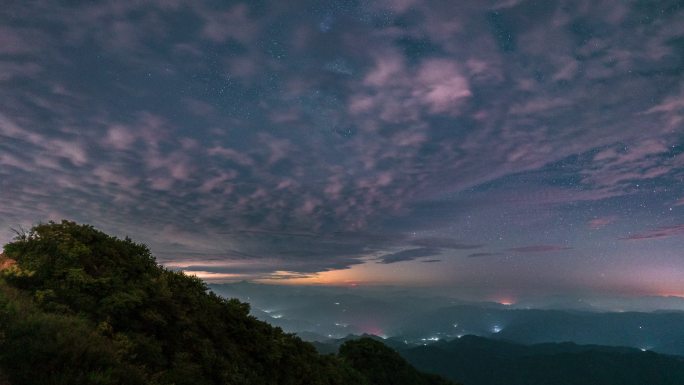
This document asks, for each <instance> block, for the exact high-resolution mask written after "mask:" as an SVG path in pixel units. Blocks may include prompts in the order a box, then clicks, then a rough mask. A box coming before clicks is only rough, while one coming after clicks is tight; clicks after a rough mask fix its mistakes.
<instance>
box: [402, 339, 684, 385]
mask: <svg viewBox="0 0 684 385" xmlns="http://www.w3.org/2000/svg"><path fill="white" fill-rule="evenodd" d="M401 355H402V356H403V357H404V358H406V359H407V360H408V361H409V362H410V363H411V364H413V365H414V366H415V367H416V368H418V369H421V370H426V371H430V372H433V373H439V374H441V375H443V376H445V377H447V378H452V379H458V380H459V381H462V382H463V383H465V384H468V385H495V384H507V385H586V384H592V385H616V384H620V385H644V384H648V385H681V384H684V359H683V358H681V357H677V356H666V355H661V354H656V353H652V352H642V351H640V350H638V349H632V348H617V347H605V346H591V345H589V346H581V345H575V344H572V343H560V344H558V343H549V344H539V345H529V346H527V345H519V344H513V343H508V342H503V341H497V340H491V339H486V338H481V337H475V336H465V337H463V338H461V339H457V340H453V341H451V342H445V343H437V344H432V345H428V346H421V347H417V348H411V349H407V350H403V351H401Z"/></svg>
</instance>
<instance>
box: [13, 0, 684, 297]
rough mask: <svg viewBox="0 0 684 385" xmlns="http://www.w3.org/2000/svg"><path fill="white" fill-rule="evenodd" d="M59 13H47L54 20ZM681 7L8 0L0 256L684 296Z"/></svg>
mask: <svg viewBox="0 0 684 385" xmlns="http://www.w3.org/2000/svg"><path fill="white" fill-rule="evenodd" d="M58 3H61V5H57V4H58ZM682 20H684V4H683V3H682V2H681V1H646V0H643V1H617V0H613V1H597V0H590V1H566V2H561V1H518V0H502V1H418V0H387V1H366V0H358V1H352V0H349V1H319V0H312V1H287V2H285V1H248V2H230V1H187V2H185V1H181V0H174V1H171V0H139V1H116V2H114V1H112V2H82V1H70V2H54V1H31V2H28V1H13V0H10V1H9V3H7V4H5V5H4V6H3V7H2V10H0V229H1V232H0V243H5V242H7V241H9V240H10V239H11V237H12V232H11V231H10V227H18V226H24V227H27V226H30V225H31V224H35V223H38V222H40V221H47V220H51V219H52V220H59V219H61V218H68V219H72V220H76V221H79V222H86V223H90V224H93V225H95V226H96V227H98V228H100V229H102V230H105V231H108V232H112V233H114V234H118V235H122V236H123V235H129V236H131V237H132V238H134V239H135V240H138V241H141V242H144V243H147V244H148V245H149V246H150V247H151V248H152V251H153V253H154V254H155V255H157V256H158V259H159V261H160V262H161V263H164V264H166V265H167V266H169V267H172V268H178V269H183V270H185V271H188V272H191V273H195V274H197V275H198V276H200V277H203V278H207V279H208V280H214V281H216V280H219V281H220V280H235V279H260V280H262V281H266V282H288V283H328V284H373V285H375V284H392V285H421V286H438V287H448V288H450V289H451V290H453V291H454V292H456V293H462V294H464V295H466V294H467V295H469V296H474V297H479V298H504V297H506V298H513V299H515V298H516V297H519V296H524V295H542V294H576V293H590V294H619V295H682V296H684V251H683V250H684V155H683V154H682V153H684V22H682Z"/></svg>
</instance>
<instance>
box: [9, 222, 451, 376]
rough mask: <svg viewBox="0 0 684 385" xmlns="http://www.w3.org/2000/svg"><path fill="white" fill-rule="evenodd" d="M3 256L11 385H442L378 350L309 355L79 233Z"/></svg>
mask: <svg viewBox="0 0 684 385" xmlns="http://www.w3.org/2000/svg"><path fill="white" fill-rule="evenodd" d="M4 250H5V255H6V257H7V258H10V259H11V260H14V261H16V264H6V266H5V267H4V269H3V271H2V279H0V372H3V373H5V374H6V376H7V377H8V380H9V382H10V383H11V384H13V385H22V384H54V385H57V384H74V385H75V384H177V385H180V384H236V385H237V384H240V385H242V384H259V385H263V384H340V385H342V384H344V385H347V384H369V385H370V384H378V385H380V384H383V383H385V382H381V381H382V380H383V379H384V378H389V377H387V376H394V377H392V381H394V382H392V383H397V384H399V383H406V384H409V383H415V384H426V385H427V384H443V383H447V382H445V381H443V380H441V379H439V378H435V377H432V376H428V375H424V374H421V373H419V372H417V371H415V369H413V368H411V367H410V366H409V365H408V364H406V362H405V361H403V360H401V359H400V358H398V356H392V355H391V354H389V355H388V352H386V351H377V350H373V349H364V348H363V346H362V347H361V348H358V347H355V346H354V345H351V347H349V348H348V350H349V352H348V354H345V353H342V354H340V355H337V356H335V355H325V356H323V355H319V354H318V353H317V352H316V351H315V349H314V348H313V346H312V345H310V344H308V343H305V342H303V341H301V340H300V339H299V338H297V337H294V336H292V335H289V334H285V333H283V332H282V330H280V329H279V328H274V327H272V326H270V325H268V324H266V323H264V322H261V321H258V320H256V319H255V318H254V317H251V316H249V315H248V313H249V306H248V305H247V304H244V303H241V302H239V301H237V300H226V299H223V298H220V297H218V296H216V295H214V294H213V293H211V292H207V288H206V286H205V285H204V284H203V283H202V282H201V281H200V280H198V279H196V278H193V277H188V276H186V275H184V274H181V273H176V272H172V271H169V270H166V269H164V268H162V267H160V266H158V265H157V264H156V262H155V259H154V258H153V257H152V256H151V254H150V252H149V250H148V249H147V247H145V246H144V245H141V244H137V243H134V242H133V241H131V240H130V239H125V240H121V239H117V238H115V237H111V236H108V235H106V234H104V233H102V232H100V231H97V230H95V229H94V228H92V227H90V226H84V225H77V224H75V223H73V222H67V221H64V222H62V223H60V224H56V223H49V224H45V225H39V226H36V227H35V228H33V229H32V230H31V231H30V232H28V233H26V234H22V235H20V236H19V237H17V239H16V240H15V241H14V242H13V243H10V244H8V245H6V246H5V249H4ZM374 355H375V356H374ZM383 357H384V358H383ZM386 357H389V358H390V361H391V362H392V365H390V366H387V367H384V366H378V367H372V368H370V367H368V365H366V363H368V362H376V363H377V364H378V365H379V364H380V363H382V362H385V358H386ZM361 363H363V364H364V365H359V364H361ZM397 368H401V369H397ZM369 369H370V371H369ZM385 369H391V370H392V373H391V374H387V375H386V376H385V374H383V373H382V370H385ZM369 373H372V374H373V375H369ZM378 373H379V374H380V375H379V377H378V376H376V375H377V374H378ZM397 373H402V375H406V376H409V377H410V378H406V379H401V378H398V377H397ZM379 381H380V382H379Z"/></svg>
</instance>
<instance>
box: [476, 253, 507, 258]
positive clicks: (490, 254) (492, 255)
mask: <svg viewBox="0 0 684 385" xmlns="http://www.w3.org/2000/svg"><path fill="white" fill-rule="evenodd" d="M500 255H503V254H502V253H491V252H484V253H472V254H468V258H480V257H497V256H500Z"/></svg>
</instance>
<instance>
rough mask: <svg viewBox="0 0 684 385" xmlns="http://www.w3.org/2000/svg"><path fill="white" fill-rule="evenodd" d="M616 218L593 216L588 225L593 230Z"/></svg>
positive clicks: (606, 224)
mask: <svg viewBox="0 0 684 385" xmlns="http://www.w3.org/2000/svg"><path fill="white" fill-rule="evenodd" d="M616 219H617V218H616V217H615V216H607V217H598V218H593V219H590V220H589V221H588V222H587V226H589V228H590V229H592V230H598V229H601V228H603V227H606V226H608V225H609V224H611V223H613V222H615V220H616Z"/></svg>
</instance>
